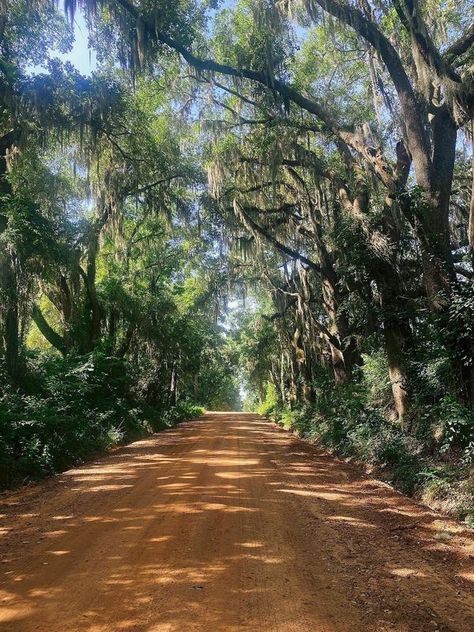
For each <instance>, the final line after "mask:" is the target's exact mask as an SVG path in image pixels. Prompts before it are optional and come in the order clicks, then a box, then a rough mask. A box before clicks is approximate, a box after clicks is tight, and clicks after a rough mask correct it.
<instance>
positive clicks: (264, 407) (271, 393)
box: [257, 382, 279, 417]
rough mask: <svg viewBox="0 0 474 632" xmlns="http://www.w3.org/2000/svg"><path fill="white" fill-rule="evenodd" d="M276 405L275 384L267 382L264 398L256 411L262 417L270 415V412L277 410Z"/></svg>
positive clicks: (277, 403)
mask: <svg viewBox="0 0 474 632" xmlns="http://www.w3.org/2000/svg"><path fill="white" fill-rule="evenodd" d="M278 405H279V402H278V394H277V390H276V388H275V385H274V384H272V383H271V382H267V388H266V392H265V399H264V400H263V402H262V403H261V404H260V406H259V407H258V409H257V412H258V414H259V415H262V416H263V417H270V416H271V415H272V413H274V412H276V411H277V409H278Z"/></svg>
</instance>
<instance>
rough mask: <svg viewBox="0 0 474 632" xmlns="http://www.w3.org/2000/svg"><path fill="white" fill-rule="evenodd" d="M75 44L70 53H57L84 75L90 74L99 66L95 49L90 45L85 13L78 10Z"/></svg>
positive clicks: (75, 21) (75, 20) (75, 23)
mask: <svg viewBox="0 0 474 632" xmlns="http://www.w3.org/2000/svg"><path fill="white" fill-rule="evenodd" d="M74 37H75V40H74V46H73V47H72V50H71V51H69V53H64V54H59V55H57V56H58V57H59V59H61V60H62V61H70V62H71V64H72V65H73V66H75V67H76V68H77V69H78V70H79V72H81V73H82V74H83V75H90V73H91V72H92V71H94V70H95V69H96V67H97V61H96V55H95V51H94V50H92V49H89V47H88V33H87V25H86V23H85V20H84V14H83V13H82V12H81V11H77V13H76V16H75V18H74Z"/></svg>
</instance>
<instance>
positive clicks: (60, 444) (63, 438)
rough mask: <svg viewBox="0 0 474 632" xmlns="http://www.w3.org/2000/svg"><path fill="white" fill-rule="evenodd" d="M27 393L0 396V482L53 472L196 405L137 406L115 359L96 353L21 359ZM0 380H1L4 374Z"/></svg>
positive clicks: (194, 411)
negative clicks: (25, 368)
mask: <svg viewBox="0 0 474 632" xmlns="http://www.w3.org/2000/svg"><path fill="white" fill-rule="evenodd" d="M28 369H29V379H28V384H29V385H30V391H31V392H19V391H15V390H14V389H13V388H12V387H8V386H7V387H5V389H4V391H3V393H2V395H1V396H0V488H8V487H11V486H13V485H16V484H19V483H21V482H25V481H28V480H36V479H39V478H41V477H44V476H47V475H50V474H54V473H55V472H60V471H63V470H65V469H67V468H68V467H71V466H73V465H75V464H77V463H80V462H82V461H84V460H85V459H87V458H90V457H91V456H93V455H95V454H97V453H99V452H102V451H104V450H106V449H107V448H109V447H111V446H113V445H117V444H120V443H123V442H125V441H130V440H133V439H135V438H138V437H140V436H143V435H144V434H145V433H147V432H151V431H152V430H155V431H156V430H161V429H163V428H165V427H170V426H173V425H174V424H176V423H178V422H179V421H181V420H183V419H186V418H191V417H196V416H198V415H199V414H201V413H202V408H200V407H198V406H195V405H193V404H191V403H189V402H179V403H178V405H177V406H176V407H174V408H172V409H170V410H165V411H161V412H159V411H156V410H155V409H151V408H148V409H145V408H143V407H141V406H140V405H139V404H138V403H137V402H136V401H134V399H133V397H132V396H131V394H130V379H129V375H128V374H127V372H126V370H125V366H124V364H123V363H122V361H120V360H117V359H116V358H111V357H107V356H106V355H104V354H102V353H98V352H96V353H92V354H88V355H87V356H80V357H68V358H61V357H59V356H52V355H48V354H41V355H36V356H32V357H31V358H30V359H29V365H28ZM0 379H2V381H3V383H4V384H8V381H7V380H6V378H5V376H4V375H1V373H0Z"/></svg>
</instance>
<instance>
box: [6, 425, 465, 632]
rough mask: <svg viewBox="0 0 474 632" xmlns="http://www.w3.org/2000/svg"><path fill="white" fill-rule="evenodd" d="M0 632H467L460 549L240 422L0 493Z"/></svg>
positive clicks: (347, 474)
mask: <svg viewBox="0 0 474 632" xmlns="http://www.w3.org/2000/svg"><path fill="white" fill-rule="evenodd" d="M0 535H1V537H0V553H1V561H2V563H1V565H0V580H1V584H0V630H1V631H2V632H31V631H33V630H35V631H39V632H82V631H84V632H85V631H87V632H106V631H107V632H120V631H134V632H138V631H143V632H165V631H169V632H171V631H173V632H174V631H176V632H186V631H188V630H189V631H194V630H200V631H209V632H218V631H221V630H228V631H233V630H252V631H255V632H261V631H265V632H266V631H268V632H270V631H271V632H287V631H288V632H289V631H292V632H299V631H305V632H310V631H311V632H333V631H338V632H343V631H346V630H363V631H364V632H369V631H373V632H382V631H388V630H390V631H397V632H408V631H410V632H411V631H413V632H424V631H425V630H426V631H430V632H433V631H434V630H440V631H445V632H448V631H466V632H468V631H469V632H472V630H474V595H473V591H472V588H473V585H474V571H473V558H474V541H473V538H472V537H471V536H470V535H469V533H466V532H464V531H463V529H462V528H461V527H460V525H457V524H456V523H453V522H450V521H448V520H446V519H444V518H442V517H440V516H438V515H436V514H434V513H431V512H429V511H427V510H426V509H424V508H422V507H420V506H418V505H416V504H415V503H413V502H411V501H410V500H408V499H406V498H404V497H403V496H401V495H399V494H397V493H396V492H394V491H393V490H391V489H390V488H389V487H388V486H386V485H383V484H382V483H378V482H376V481H374V480H372V479H370V478H366V477H363V476H361V475H360V473H358V471H357V470H356V469H355V468H354V467H352V466H350V465H346V464H344V463H341V462H339V461H337V460H335V459H333V458H332V457H330V456H328V455H326V454H323V453H321V452H320V451H319V450H317V449H315V448H313V447H311V446H309V445H307V444H305V443H304V442H302V441H299V440H298V439H296V438H294V437H292V436H290V435H288V434H287V433H285V432H283V431H281V430H279V429H277V428H275V427H274V426H272V425H270V424H269V423H267V422H264V421H263V420H262V419H260V418H258V417H256V416H252V415H245V414H207V415H206V416H205V417H204V418H203V419H201V420H198V421H193V422H190V423H188V424H183V425H181V426H180V427H179V428H178V429H174V430H170V431H167V432H164V433H161V434H158V435H156V436H153V437H151V438H149V439H145V440H143V441H138V442H136V443H134V444H132V445H130V446H128V447H127V448H124V449H121V450H119V451H117V452H116V453H115V454H112V455H110V456H108V457H105V458H102V459H100V460H99V461H96V462H94V463H92V464H88V465H86V466H84V467H81V468H77V469H74V470H71V471H69V472H66V473H65V474H63V475H61V476H60V477H56V478H55V479H53V480H50V481H47V482H46V483H44V484H42V485H39V486H35V487H33V488H28V489H23V490H19V491H17V492H15V493H13V494H6V495H3V496H1V497H0Z"/></svg>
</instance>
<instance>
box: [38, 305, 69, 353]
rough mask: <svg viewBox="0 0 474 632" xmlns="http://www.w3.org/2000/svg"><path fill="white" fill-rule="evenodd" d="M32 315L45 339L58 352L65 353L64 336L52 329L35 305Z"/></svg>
mask: <svg viewBox="0 0 474 632" xmlns="http://www.w3.org/2000/svg"><path fill="white" fill-rule="evenodd" d="M32 317H33V320H34V322H35V324H36V326H37V327H38V329H39V330H40V332H41V333H42V334H43V336H44V337H45V338H46V340H47V341H48V342H49V343H50V344H51V345H52V346H53V347H54V348H55V349H57V350H58V351H59V352H60V353H62V354H63V355H65V354H66V353H67V345H66V342H65V340H64V338H63V337H62V336H60V335H59V334H58V333H57V332H55V331H54V329H53V328H52V327H51V325H50V324H49V323H48V321H47V320H46V318H45V317H44V316H43V313H42V311H41V310H40V308H39V307H38V306H37V305H35V306H34V307H33V312H32Z"/></svg>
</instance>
